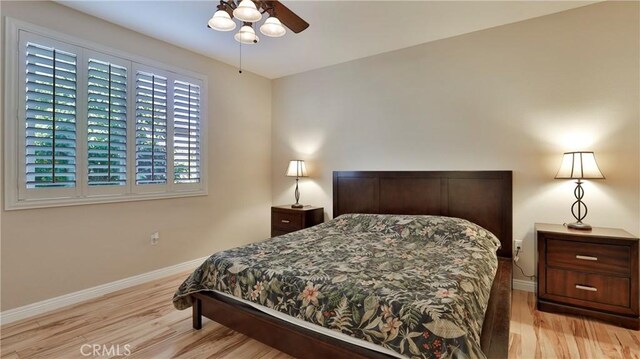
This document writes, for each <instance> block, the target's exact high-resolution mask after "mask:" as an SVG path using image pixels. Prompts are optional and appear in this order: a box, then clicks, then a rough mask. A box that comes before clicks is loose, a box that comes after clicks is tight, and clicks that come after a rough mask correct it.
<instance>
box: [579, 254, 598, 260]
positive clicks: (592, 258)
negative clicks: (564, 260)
mask: <svg viewBox="0 0 640 359" xmlns="http://www.w3.org/2000/svg"><path fill="white" fill-rule="evenodd" d="M576 259H582V260H583V261H597V260H598V257H591V256H581V255H579V254H577V255H576Z"/></svg>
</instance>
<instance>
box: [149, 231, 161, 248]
mask: <svg viewBox="0 0 640 359" xmlns="http://www.w3.org/2000/svg"><path fill="white" fill-rule="evenodd" d="M159 240H160V233H158V232H154V233H152V234H151V245H152V246H155V245H156V244H158V241H159Z"/></svg>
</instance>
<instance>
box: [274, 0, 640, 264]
mask: <svg viewBox="0 0 640 359" xmlns="http://www.w3.org/2000/svg"><path fill="white" fill-rule="evenodd" d="M639 10H640V9H639V4H638V3H637V2H627V3H611V2H606V3H601V4H596V5H591V6H587V7H583V8H578V9H575V10H570V11H566V12H563V13H558V14H554V15H550V16H545V17H541V18H537V19H532V20H528V21H524V22H520V23H515V24H511V25H506V26H501V27H497V28H493V29H488V30H484V31H480V32H475V33H471V34H467V35H463V36H458V37H455V38H450V39H445V40H441V41H437V42H433V43H427V44H423V45H419V46H416V47H412V48H408V49H403V50H399V51H394V52H390V53H386V54H382V55H377V56H373V57H369V58H365V59H360V60H356V61H352V62H348V63H344V64H340V65H336V66H331V67H328V68H324V69H319V70H315V71H310V72H307V73H302V74H298V75H293V76H289V77H284V78H281V79H278V80H275V81H274V82H273V87H272V97H273V100H272V111H273V112H272V139H273V144H272V161H273V162H272V164H273V166H272V176H273V178H272V183H273V202H274V204H282V203H290V202H292V200H293V198H292V197H293V195H292V192H293V183H294V182H293V181H292V179H291V178H287V177H285V176H284V171H285V167H286V164H287V161H288V160H289V159H293V158H301V159H305V160H307V161H308V165H309V170H310V172H311V178H309V179H303V180H301V193H302V197H301V202H302V203H305V204H313V205H318V206H324V207H325V210H326V212H327V214H328V215H329V217H330V216H331V190H332V186H331V173H332V171H334V170H513V171H514V187H513V202H514V213H513V214H514V238H516V239H524V241H525V243H524V253H523V258H522V260H521V262H520V263H521V264H522V266H523V267H524V269H525V270H526V272H528V273H529V274H531V273H533V272H534V264H533V263H534V249H535V244H534V235H533V225H534V223H535V222H550V223H563V222H568V221H571V220H572V217H571V214H570V211H569V209H570V205H571V203H572V201H573V193H572V192H573V186H574V185H573V183H571V181H565V180H554V179H553V177H554V175H555V173H556V171H557V169H558V166H559V164H560V159H561V155H562V153H563V152H565V151H569V150H581V149H589V150H594V151H595V152H596V157H597V159H598V161H599V164H600V167H601V169H602V171H603V172H604V174H605V175H606V176H607V179H606V181H598V182H594V181H590V182H588V183H587V184H585V186H584V187H585V190H586V197H585V201H586V203H587V204H588V205H589V216H588V217H587V220H588V221H587V222H589V223H591V224H593V225H597V226H606V227H621V228H624V229H626V230H628V231H630V232H632V233H634V234H635V235H639V234H640V224H639V222H640V221H639V218H640V203H639V202H640V201H639V199H640V188H639V187H640V178H639V175H640V173H639V172H640V167H639V162H640V153H639V152H640V145H639V142H640V126H639V124H640V113H639V101H640V100H639V96H640V88H639V80H640V78H639V77H640V76H639V71H640V70H639V67H640V66H639V65H640V50H639V47H640V29H639V25H638V24H639V12H640V11H639ZM516 276H517V277H520V275H519V273H517V272H516Z"/></svg>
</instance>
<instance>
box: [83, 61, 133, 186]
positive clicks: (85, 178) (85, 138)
mask: <svg viewBox="0 0 640 359" xmlns="http://www.w3.org/2000/svg"><path fill="white" fill-rule="evenodd" d="M83 57H84V58H83V61H84V62H83V67H82V70H81V71H82V78H83V82H82V88H83V96H84V99H83V101H84V102H83V103H87V97H88V95H89V89H88V88H87V84H88V78H89V74H88V67H85V65H87V64H88V63H89V59H96V60H101V61H108V62H110V63H113V64H115V65H118V66H122V67H124V68H126V69H127V91H128V92H127V183H126V184H125V185H124V186H90V185H89V179H88V171H89V166H88V164H89V151H88V146H89V144H88V137H89V136H88V131H89V129H88V128H87V122H86V121H85V119H86V118H87V116H88V114H87V109H86V108H84V109H83V118H82V127H80V129H81V130H82V131H81V133H79V134H78V136H82V137H81V140H82V147H83V149H82V153H80V158H81V159H82V163H83V164H85V165H84V166H82V167H83V168H82V170H83V173H82V179H83V181H82V185H83V193H86V195H87V197H100V196H117V195H122V196H126V195H127V193H130V192H131V180H130V179H129V176H130V174H131V159H130V158H129V157H130V156H131V153H130V152H129V142H130V141H131V123H130V121H131V114H132V111H131V67H132V66H131V61H128V60H126V59H123V58H120V57H117V56H112V55H108V54H105V53H102V52H98V51H93V50H88V51H84V56H83Z"/></svg>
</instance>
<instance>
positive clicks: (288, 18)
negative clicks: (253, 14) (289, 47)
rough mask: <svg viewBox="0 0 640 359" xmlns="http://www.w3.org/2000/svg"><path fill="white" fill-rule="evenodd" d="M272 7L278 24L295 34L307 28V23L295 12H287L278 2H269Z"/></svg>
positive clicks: (287, 9) (286, 8)
mask: <svg viewBox="0 0 640 359" xmlns="http://www.w3.org/2000/svg"><path fill="white" fill-rule="evenodd" d="M270 3H271V5H272V6H273V12H274V13H275V14H276V16H277V17H278V19H279V20H280V22H282V23H283V24H284V25H285V26H286V27H288V28H289V29H291V31H293V32H295V33H296V34H297V33H299V32H301V31H303V30H305V29H306V28H308V27H309V23H308V22H306V21H304V20H303V19H302V18H301V17H300V16H298V15H296V13H295V12H293V11H291V10H289V8H288V7H286V6H284V5H283V4H282V3H281V2H280V1H270Z"/></svg>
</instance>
